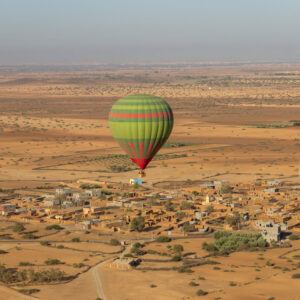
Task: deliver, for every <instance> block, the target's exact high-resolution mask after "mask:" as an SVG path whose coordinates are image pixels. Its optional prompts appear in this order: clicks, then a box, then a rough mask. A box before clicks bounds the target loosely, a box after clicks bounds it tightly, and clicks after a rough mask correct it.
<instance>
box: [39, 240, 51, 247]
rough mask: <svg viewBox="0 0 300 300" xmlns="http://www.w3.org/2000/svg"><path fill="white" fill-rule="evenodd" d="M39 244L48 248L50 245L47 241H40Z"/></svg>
mask: <svg viewBox="0 0 300 300" xmlns="http://www.w3.org/2000/svg"><path fill="white" fill-rule="evenodd" d="M40 244H41V245H42V246H49V245H50V243H49V242H47V241H40Z"/></svg>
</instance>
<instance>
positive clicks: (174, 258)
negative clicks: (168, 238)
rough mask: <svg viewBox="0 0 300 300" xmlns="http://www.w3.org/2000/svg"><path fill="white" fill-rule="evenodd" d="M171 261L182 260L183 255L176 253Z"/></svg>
mask: <svg viewBox="0 0 300 300" xmlns="http://www.w3.org/2000/svg"><path fill="white" fill-rule="evenodd" d="M171 261H181V255H180V254H175V255H174V256H173V257H172V258H171Z"/></svg>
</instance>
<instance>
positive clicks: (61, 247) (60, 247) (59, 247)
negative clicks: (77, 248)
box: [56, 245, 65, 249]
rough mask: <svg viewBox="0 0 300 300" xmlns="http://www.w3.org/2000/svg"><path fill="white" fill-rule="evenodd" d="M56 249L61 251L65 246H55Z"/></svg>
mask: <svg viewBox="0 0 300 300" xmlns="http://www.w3.org/2000/svg"><path fill="white" fill-rule="evenodd" d="M56 248H58V249H63V248H65V246H64V245H57V247H56Z"/></svg>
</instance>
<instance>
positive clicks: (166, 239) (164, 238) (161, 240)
mask: <svg viewBox="0 0 300 300" xmlns="http://www.w3.org/2000/svg"><path fill="white" fill-rule="evenodd" d="M171 240H172V239H171V238H169V237H168V236H163V235H162V236H159V237H157V238H156V240H155V241H156V242H159V243H168V242H171Z"/></svg>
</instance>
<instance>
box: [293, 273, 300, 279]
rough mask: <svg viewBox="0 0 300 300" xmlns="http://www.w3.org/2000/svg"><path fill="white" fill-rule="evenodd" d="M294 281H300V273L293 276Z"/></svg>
mask: <svg viewBox="0 0 300 300" xmlns="http://www.w3.org/2000/svg"><path fill="white" fill-rule="evenodd" d="M292 278H293V279H300V273H295V274H293V275H292Z"/></svg>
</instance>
